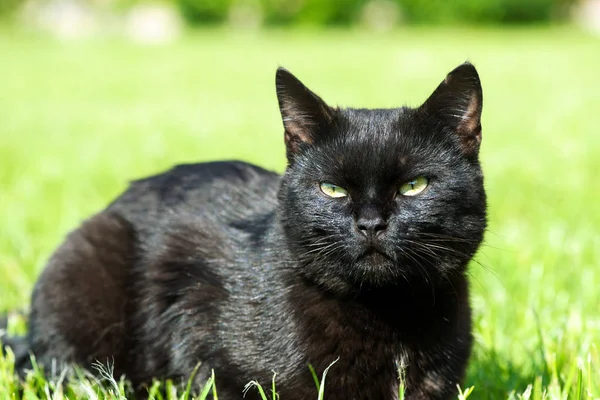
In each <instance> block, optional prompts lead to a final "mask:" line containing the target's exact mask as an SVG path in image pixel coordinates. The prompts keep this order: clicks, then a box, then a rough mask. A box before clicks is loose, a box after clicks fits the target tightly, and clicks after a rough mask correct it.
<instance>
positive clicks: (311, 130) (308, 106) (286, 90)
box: [275, 67, 334, 164]
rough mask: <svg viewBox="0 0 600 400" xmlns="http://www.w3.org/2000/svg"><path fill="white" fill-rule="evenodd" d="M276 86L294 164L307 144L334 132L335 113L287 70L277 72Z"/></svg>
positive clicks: (289, 159) (289, 154) (287, 148)
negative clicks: (330, 131) (299, 152)
mask: <svg viewBox="0 0 600 400" xmlns="http://www.w3.org/2000/svg"><path fill="white" fill-rule="evenodd" d="M275 84H276V87H277V100H278V101H279V110H280V111H281V118H282V119H283V126H284V128H285V146H286V152H287V158H288V161H289V162H290V164H291V163H292V162H293V159H294V156H295V155H296V154H297V152H298V151H299V149H300V148H301V147H302V146H303V145H304V144H312V143H314V142H315V141H316V140H317V138H318V137H319V136H320V135H323V134H326V133H327V132H328V131H329V130H330V129H331V123H332V121H333V118H334V110H333V109H332V108H330V107H329V106H328V105H327V104H326V103H325V102H324V101H323V100H322V99H321V98H320V97H319V96H317V95H316V94H315V93H313V92H312V91H310V89H308V88H307V87H306V86H304V84H303V83H302V82H300V80H299V79H298V78H296V77H295V76H294V75H292V74H291V73H290V72H289V71H288V70H286V69H285V68H281V67H280V68H278V69H277V74H276V76H275Z"/></svg>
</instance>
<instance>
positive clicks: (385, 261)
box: [354, 250, 402, 286]
mask: <svg viewBox="0 0 600 400" xmlns="http://www.w3.org/2000/svg"><path fill="white" fill-rule="evenodd" d="M354 267H355V268H356V269H357V270H358V271H357V272H358V275H359V276H360V277H361V278H360V280H361V281H363V283H368V284H370V285H373V286H385V285H389V284H391V283H394V282H396V281H397V280H398V279H399V278H400V279H401V276H402V275H401V273H400V271H399V269H398V265H397V263H396V262H395V261H394V260H393V259H392V258H391V257H390V256H388V255H387V254H385V253H384V252H381V251H376V250H369V251H366V252H365V253H364V254H363V255H361V256H360V257H359V258H358V259H357V260H356V262H355V264H354Z"/></svg>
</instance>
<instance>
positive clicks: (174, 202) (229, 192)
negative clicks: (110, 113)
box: [107, 161, 279, 231]
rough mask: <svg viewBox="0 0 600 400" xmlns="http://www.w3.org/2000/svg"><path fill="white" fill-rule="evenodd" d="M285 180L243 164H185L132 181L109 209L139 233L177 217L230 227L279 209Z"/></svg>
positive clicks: (221, 162) (225, 162) (227, 162)
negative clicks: (276, 206) (280, 188)
mask: <svg viewBox="0 0 600 400" xmlns="http://www.w3.org/2000/svg"><path fill="white" fill-rule="evenodd" d="M278 187H279V175H277V174H276V173H274V172H271V171H267V170H265V169H263V168H261V167H258V166H255V165H252V164H249V163H246V162H242V161H219V162H207V163H196V164H181V165H177V166H175V167H173V168H172V169H170V170H168V171H166V172H163V173H161V174H158V175H154V176H151V177H147V178H144V179H140V180H136V181H133V182H131V184H130V186H129V188H128V189H127V190H126V191H125V192H124V193H123V194H122V195H121V196H119V197H118V198H117V199H116V200H115V201H114V202H113V203H112V204H110V205H109V207H108V209H107V210H108V211H111V212H116V213H118V214H120V215H121V216H123V217H124V218H125V219H126V220H128V221H129V222H130V223H131V224H132V225H133V226H134V227H135V228H136V230H138V231H143V230H153V229H154V228H155V227H156V226H157V225H163V224H165V223H167V222H169V221H171V220H172V219H173V218H176V217H177V216H179V217H181V216H198V217H202V216H204V217H207V218H210V219H213V218H214V219H216V220H218V221H219V222H220V223H223V224H230V223H234V222H235V221H236V220H240V219H241V220H243V219H247V218H252V217H253V216H254V215H260V214H267V213H270V212H272V211H273V210H274V208H275V204H276V198H277V190H278Z"/></svg>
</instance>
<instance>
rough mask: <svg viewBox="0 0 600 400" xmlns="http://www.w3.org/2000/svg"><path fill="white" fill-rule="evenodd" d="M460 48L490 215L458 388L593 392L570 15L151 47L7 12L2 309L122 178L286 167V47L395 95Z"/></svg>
mask: <svg viewBox="0 0 600 400" xmlns="http://www.w3.org/2000/svg"><path fill="white" fill-rule="evenodd" d="M465 59H470V60H471V61H472V62H474V63H475V64H476V66H477V67H478V69H479V72H480V75H481V79H482V82H483V86H484V97H485V101H484V116H483V130H484V131H483V137H484V138H483V148H482V154H481V159H482V163H483V167H484V171H485V174H486V187H487V191H488V194H489V215H490V227H489V232H488V233H487V237H486V245H485V246H484V247H483V248H482V249H481V251H480V253H479V254H478V256H477V260H478V261H479V263H480V264H478V263H473V265H472V266H471V274H472V288H473V294H472V304H473V307H474V311H475V315H474V320H475V331H474V333H475V337H476V344H475V349H474V354H473V357H472V361H471V364H470V367H469V371H468V378H467V381H466V382H465V387H466V388H468V387H471V386H474V388H475V390H474V392H473V394H472V395H471V397H472V398H477V399H478V398H486V399H487V398H489V399H508V398H521V397H522V398H531V399H542V398H547V399H566V398H573V399H579V398H581V399H585V398H589V399H591V398H599V397H600V355H599V351H598V348H597V346H600V306H599V304H600V294H599V293H600V289H599V288H600V261H599V260H600V234H599V230H600V206H599V205H598V204H599V201H600V185H599V176H600V134H598V129H599V128H598V116H599V113H600V95H599V93H600V38H598V37H592V36H588V35H586V34H584V33H580V32H577V31H574V30H570V29H551V30H550V29H541V28H540V29H527V30H526V29H520V30H516V29H515V30H510V31H503V30H448V29H446V30H428V29H412V30H403V31H398V32H395V33H393V34H382V35H377V34H364V33H360V32H342V31H328V32H284V31H269V32H265V33H261V34H254V35H242V34H239V33H238V34H235V33H231V32H228V31H224V30H223V31H200V32H195V33H192V34H189V35H187V36H186V37H185V38H183V39H182V40H181V41H178V42H177V43H173V44H170V45H164V46H158V47H139V46H136V45H134V44H131V43H125V42H121V41H117V40H115V39H110V40H109V39H106V40H100V39H98V40H93V41H86V42H71V43H62V42H57V41H53V40H51V39H48V38H43V37H36V36H32V35H28V34H23V33H19V32H14V31H11V30H2V31H0V82H1V83H0V311H1V310H10V309H15V308H24V307H27V304H28V299H29V294H30V291H31V288H32V285H33V283H34V282H35V279H36V276H37V275H38V273H39V271H40V269H41V268H42V267H43V265H44V262H45V260H46V259H47V257H48V256H49V254H50V252H51V251H52V250H53V248H54V247H55V246H57V244H58V243H59V242H60V241H61V240H62V237H63V235H64V234H65V233H66V232H67V231H68V230H70V229H72V228H74V227H75V226H76V225H77V224H78V222H79V221H81V220H82V219H83V218H85V217H86V216H88V215H90V214H91V213H93V212H95V211H97V210H99V209H101V208H102V207H103V206H104V205H106V204H107V202H108V201H110V200H111V199H112V198H114V197H115V196H116V195H117V194H118V193H119V192H120V191H122V190H123V189H124V188H125V186H126V183H127V181H128V180H130V179H133V178H138V177H142V176H145V175H149V174H153V173H157V172H159V171H162V170H164V169H166V168H168V167H169V166H170V165H172V164H175V163H182V162H191V161H205V160H212V159H232V158H240V159H244V160H248V161H251V162H254V163H257V164H260V165H262V166H265V167H267V168H272V169H276V170H278V171H281V170H282V169H283V167H284V163H285V159H284V148H283V144H282V127H281V121H280V117H279V114H278V109H277V102H276V99H275V93H274V72H275V68H276V67H277V66H278V65H283V66H285V67H287V68H288V69H290V70H291V71H293V72H294V73H296V74H297V75H298V76H299V77H300V78H301V79H302V80H304V81H305V83H307V84H308V86H309V87H311V88H313V89H315V90H316V91H317V92H318V93H319V94H321V95H322V96H323V97H324V98H325V99H326V100H327V101H329V102H331V103H334V104H336V103H337V104H340V105H355V106H368V107H392V106H398V105H402V104H409V105H418V104H419V103H420V102H422V101H423V100H424V99H425V98H426V97H427V95H428V94H429V93H430V92H431V91H432V90H433V89H434V88H435V86H436V85H437V84H438V83H439V81H441V79H442V78H443V77H444V76H445V74H446V73H447V72H448V71H450V70H451V69H452V68H453V67H454V66H456V65H458V64H459V63H461V62H462V61H464V60H465ZM17 330H18V328H17ZM10 370H11V366H10V362H8V361H7V360H4V361H2V363H1V364H0V393H2V394H1V395H0V399H4V398H10V396H9V397H2V396H6V395H5V394H4V393H10V390H11V389H12V388H14V387H15V385H16V383H15V381H14V380H13V378H11V374H10ZM333 371H334V368H333V369H332V371H331V372H333ZM36 379H37V382H38V383H37V384H38V385H42V386H43V384H44V383H43V380H41V379H40V378H39V377H37V378H36ZM327 379H328V381H329V380H331V379H335V374H333V373H330V375H329V376H328V377H327ZM218 381H219V377H218V376H217V377H216V384H217V387H218ZM40 382H41V383H40ZM261 384H262V385H265V387H268V385H270V382H261ZM530 385H531V386H530ZM267 392H268V390H267ZM65 393H66V392H65ZM315 393H316V391H315ZM527 396H529V397H527ZM109 397H110V396H109ZM113 397H115V398H118V395H115V396H113ZM32 398H34V397H32ZM56 398H60V396H59V395H57V397H56ZM315 398H316V396H315ZM281 400H285V399H281Z"/></svg>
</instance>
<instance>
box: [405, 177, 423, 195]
mask: <svg viewBox="0 0 600 400" xmlns="http://www.w3.org/2000/svg"><path fill="white" fill-rule="evenodd" d="M428 184H429V179H427V178H425V177H424V176H419V177H418V178H415V179H413V180H412V181H409V182H406V183H405V184H404V185H402V186H400V194H401V195H403V196H415V195H417V194H419V193H421V192H422V191H423V190H425V188H426V187H427V185H428Z"/></svg>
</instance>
